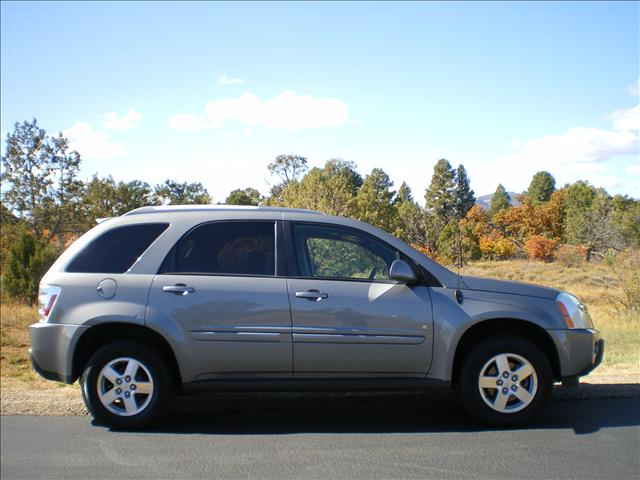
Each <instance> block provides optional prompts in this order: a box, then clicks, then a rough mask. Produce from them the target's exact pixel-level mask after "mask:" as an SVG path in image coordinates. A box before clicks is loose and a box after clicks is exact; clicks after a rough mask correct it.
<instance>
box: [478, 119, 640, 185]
mask: <svg viewBox="0 0 640 480" xmlns="http://www.w3.org/2000/svg"><path fill="white" fill-rule="evenodd" d="M639 114H640V109H639V107H633V108H630V109H628V110H618V111H616V112H613V113H612V114H610V115H609V118H610V119H611V121H612V128H609V129H607V128H604V129H602V128H593V127H574V128H569V129H567V130H566V131H565V132H563V133H560V134H557V135H548V136H544V137H538V138H532V139H527V140H519V139H516V140H512V141H511V142H510V148H511V150H512V152H511V153H509V154H507V155H504V156H502V157H500V158H498V159H497V160H496V161H495V162H494V163H493V165H491V166H488V167H487V166H486V165H485V166H483V167H482V168H473V169H469V173H470V175H471V178H473V186H474V189H475V190H476V192H479V193H481V192H482V193H486V192H493V191H494V190H495V188H496V186H497V183H498V182H497V180H496V176H495V175H496V173H495V172H500V178H501V181H502V183H503V184H504V185H505V187H506V188H508V189H510V190H512V191H516V192H517V191H523V190H525V189H526V188H527V186H528V185H529V182H530V181H531V178H532V176H533V175H534V174H535V173H536V172H538V171H540V170H547V171H549V172H551V173H552V174H553V176H554V177H555V178H556V183H557V184H558V185H564V184H565V183H569V182H574V181H576V180H579V179H583V180H588V181H589V182H591V183H592V184H593V185H596V186H598V187H604V188H606V189H607V190H616V189H622V190H625V189H626V190H628V188H629V183H630V181H631V180H632V179H630V178H628V176H629V175H630V174H631V172H630V171H628V172H627V173H628V174H629V175H628V176H625V173H624V169H623V168H621V167H620V164H619V163H618V162H619V157H622V156H635V157H636V158H637V157H638V154H639V141H638V131H637V128H638V125H639V122H638V119H639Z"/></svg>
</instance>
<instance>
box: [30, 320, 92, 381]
mask: <svg viewBox="0 0 640 480" xmlns="http://www.w3.org/2000/svg"><path fill="white" fill-rule="evenodd" d="M88 328H89V327H88V326H84V325H65V324H59V323H35V324H33V325H31V326H30V327H29V336H30V338H31V348H30V349H29V358H30V360H31V365H32V367H33V369H34V370H35V371H36V372H37V373H38V374H40V375H41V376H42V377H44V378H46V379H47V380H57V381H59V382H65V383H73V381H74V380H75V377H74V375H73V353H74V351H75V347H76V344H77V343H78V339H79V338H80V337H81V336H82V334H83V333H84V332H85V331H86V330H87V329H88Z"/></svg>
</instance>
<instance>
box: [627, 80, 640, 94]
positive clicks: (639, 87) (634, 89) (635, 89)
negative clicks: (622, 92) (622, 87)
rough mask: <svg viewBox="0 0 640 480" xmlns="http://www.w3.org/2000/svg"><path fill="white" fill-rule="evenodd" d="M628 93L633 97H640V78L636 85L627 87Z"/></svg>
mask: <svg viewBox="0 0 640 480" xmlns="http://www.w3.org/2000/svg"><path fill="white" fill-rule="evenodd" d="M627 93H628V94H629V95H631V96H633V97H637V96H638V95H640V78H638V81H637V82H636V83H634V84H633V85H629V86H628V87H627Z"/></svg>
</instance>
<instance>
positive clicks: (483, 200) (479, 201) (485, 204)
mask: <svg viewBox="0 0 640 480" xmlns="http://www.w3.org/2000/svg"><path fill="white" fill-rule="evenodd" d="M507 193H508V194H509V196H510V197H511V206H513V207H519V206H520V205H522V203H521V202H519V201H518V200H517V199H516V196H517V195H521V194H520V193H516V192H507ZM491 197H493V193H490V194H488V195H482V196H481V197H477V198H476V205H480V206H481V207H482V208H483V209H484V210H488V209H489V205H491Z"/></svg>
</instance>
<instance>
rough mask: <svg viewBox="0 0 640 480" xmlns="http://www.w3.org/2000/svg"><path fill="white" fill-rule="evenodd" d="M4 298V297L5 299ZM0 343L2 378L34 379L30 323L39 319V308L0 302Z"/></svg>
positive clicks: (29, 380) (0, 370)
mask: <svg viewBox="0 0 640 480" xmlns="http://www.w3.org/2000/svg"><path fill="white" fill-rule="evenodd" d="M3 300H4V299H3ZM0 318H1V320H0V325H1V326H0V345H1V346H2V360H1V363H0V372H1V373H2V375H1V376H2V378H15V379H19V380H23V381H28V382H31V381H34V380H35V379H36V377H37V375H36V374H35V373H34V372H33V370H32V369H31V364H30V363H29V355H28V354H29V325H31V324H32V323H35V322H37V321H38V309H37V308H36V307H29V306H28V305H21V304H16V303H10V302H6V301H2V302H1V303H0Z"/></svg>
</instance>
